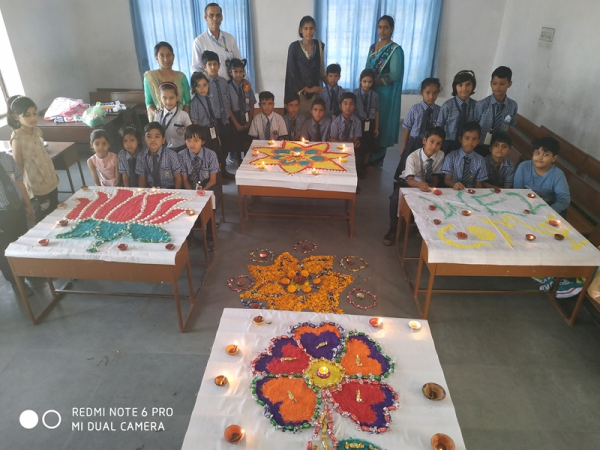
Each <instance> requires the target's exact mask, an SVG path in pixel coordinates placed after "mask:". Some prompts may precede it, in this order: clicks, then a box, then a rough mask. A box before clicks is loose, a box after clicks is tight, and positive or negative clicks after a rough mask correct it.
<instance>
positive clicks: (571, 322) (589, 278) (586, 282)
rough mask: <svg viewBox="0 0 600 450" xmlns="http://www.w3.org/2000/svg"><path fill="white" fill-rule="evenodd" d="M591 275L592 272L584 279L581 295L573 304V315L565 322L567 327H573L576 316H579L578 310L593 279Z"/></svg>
mask: <svg viewBox="0 0 600 450" xmlns="http://www.w3.org/2000/svg"><path fill="white" fill-rule="evenodd" d="M593 273H594V272H592V274H591V275H588V276H587V277H586V279H585V284H584V285H583V288H582V289H581V293H580V294H579V298H578V299H577V303H575V309H573V314H571V317H569V319H568V320H567V323H568V324H569V325H575V320H576V319H577V314H579V308H581V305H582V304H583V301H584V300H585V295H586V293H587V290H588V287H590V283H591V282H592V278H594V276H593ZM557 284H558V283H557Z"/></svg>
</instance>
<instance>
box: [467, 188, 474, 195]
mask: <svg viewBox="0 0 600 450" xmlns="http://www.w3.org/2000/svg"><path fill="white" fill-rule="evenodd" d="M467 192H468V193H469V194H474V193H475V189H467Z"/></svg>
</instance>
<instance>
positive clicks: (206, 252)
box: [200, 213, 215, 266]
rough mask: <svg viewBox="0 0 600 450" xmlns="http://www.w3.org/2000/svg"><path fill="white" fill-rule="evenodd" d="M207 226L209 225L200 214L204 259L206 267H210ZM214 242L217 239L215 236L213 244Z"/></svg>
mask: <svg viewBox="0 0 600 450" xmlns="http://www.w3.org/2000/svg"><path fill="white" fill-rule="evenodd" d="M213 222H214V220H213ZM206 225H208V224H207V223H206V220H204V216H203V215H202V213H200V226H201V227H202V240H203V241H204V259H205V260H206V265H207V266H208V264H209V263H210V260H209V259H208V239H207V238H206ZM213 231H214V230H213ZM214 240H215V237H214V236H213V242H214Z"/></svg>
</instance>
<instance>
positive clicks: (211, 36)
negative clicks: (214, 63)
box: [208, 31, 229, 59]
mask: <svg viewBox="0 0 600 450" xmlns="http://www.w3.org/2000/svg"><path fill="white" fill-rule="evenodd" d="M208 35H209V36H210V38H211V39H212V40H213V41H215V44H217V45H218V46H219V47H221V48H224V49H225V53H227V54H229V49H228V48H227V41H226V40H225V35H224V34H223V32H221V37H222V38H223V44H221V43H220V42H219V40H217V39H215V37H214V36H213V35H212V33H211V32H210V31H209V32H208ZM221 37H219V39H221ZM226 57H227V59H229V57H228V56H226Z"/></svg>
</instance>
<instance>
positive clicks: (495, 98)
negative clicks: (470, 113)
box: [474, 66, 518, 156]
mask: <svg viewBox="0 0 600 450" xmlns="http://www.w3.org/2000/svg"><path fill="white" fill-rule="evenodd" d="M490 86H491V88H492V95H489V96H487V97H486V98H484V99H483V100H480V101H478V102H477V104H476V105H475V113H474V120H475V121H476V122H478V123H479V125H481V141H482V142H481V143H480V144H479V146H478V147H477V149H476V151H477V152H478V153H479V154H481V155H482V156H486V155H487V154H489V145H490V143H491V140H492V135H493V134H494V133H498V132H499V131H503V132H505V133H508V128H509V127H514V126H515V125H516V123H517V110H518V106H517V102H515V101H514V100H513V99H510V98H508V96H507V95H506V93H507V91H508V89H509V88H510V87H511V86H512V70H510V68H508V67H506V66H500V67H498V68H497V69H496V70H494V71H493V72H492V81H490Z"/></svg>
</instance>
